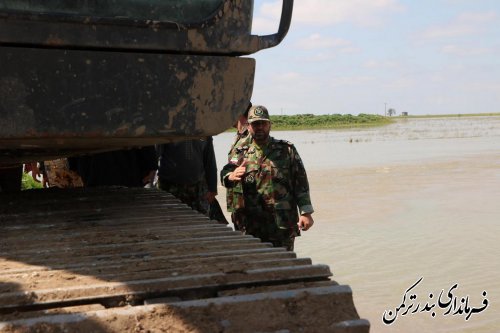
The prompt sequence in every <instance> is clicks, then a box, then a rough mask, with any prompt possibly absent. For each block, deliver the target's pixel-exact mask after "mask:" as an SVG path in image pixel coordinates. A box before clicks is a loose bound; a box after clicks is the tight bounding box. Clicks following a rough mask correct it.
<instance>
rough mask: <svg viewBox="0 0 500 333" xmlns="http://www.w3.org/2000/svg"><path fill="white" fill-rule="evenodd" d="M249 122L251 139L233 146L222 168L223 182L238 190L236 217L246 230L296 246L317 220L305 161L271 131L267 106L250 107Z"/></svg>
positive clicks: (280, 244) (276, 242)
mask: <svg viewBox="0 0 500 333" xmlns="http://www.w3.org/2000/svg"><path fill="white" fill-rule="evenodd" d="M248 124H249V127H248V129H249V132H250V137H251V139H249V140H248V142H247V143H245V145H242V146H239V147H235V148H234V155H232V156H230V159H229V160H230V161H229V163H228V164H226V165H225V166H224V168H223V169H222V171H221V181H222V183H223V185H224V186H225V187H226V188H232V189H233V192H234V193H236V194H238V201H236V202H234V208H235V211H234V216H235V222H236V224H237V225H238V229H239V230H241V231H242V232H243V233H245V234H250V235H253V236H255V237H259V238H260V239H261V240H262V241H264V242H270V243H272V244H273V246H275V247H285V248H286V249H287V250H289V251H292V250H293V248H294V241H295V237H297V236H300V231H301V230H302V231H306V230H308V229H309V228H310V227H312V225H313V224H314V220H313V218H312V213H313V212H314V209H313V206H312V204H311V198H310V195H309V183H308V180H307V175H306V171H305V168H304V165H303V163H302V160H301V158H300V156H299V154H298V152H297V150H296V149H295V146H294V145H293V144H292V143H290V142H288V141H283V140H276V139H274V138H273V137H271V136H270V131H271V120H270V117H269V112H268V111H267V109H266V108H265V107H264V106H260V105H258V106H252V107H251V108H250V110H249V113H248Z"/></svg>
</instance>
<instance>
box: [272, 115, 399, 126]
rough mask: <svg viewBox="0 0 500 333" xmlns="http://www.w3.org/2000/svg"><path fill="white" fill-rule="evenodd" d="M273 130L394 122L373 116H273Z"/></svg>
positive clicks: (373, 124)
mask: <svg viewBox="0 0 500 333" xmlns="http://www.w3.org/2000/svg"><path fill="white" fill-rule="evenodd" d="M271 121H272V124H273V129H307V128H345V127H361V126H380V125H386V124H389V123H391V122H392V120H391V119H389V118H387V117H384V116H380V115H373V114H365V113H360V114H359V115H357V116H353V115H351V114H330V115H314V114H298V115H291V116H284V115H274V116H273V115H272V116H271Z"/></svg>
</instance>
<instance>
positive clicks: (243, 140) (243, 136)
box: [226, 130, 252, 213]
mask: <svg viewBox="0 0 500 333" xmlns="http://www.w3.org/2000/svg"><path fill="white" fill-rule="evenodd" d="M251 139H252V137H251V136H250V135H249V133H248V130H245V131H244V132H243V133H236V136H235V137H234V141H233V144H232V145H231V149H230V150H229V153H228V154H227V161H228V163H231V158H232V157H233V156H237V155H238V149H239V148H241V147H243V146H246V145H248V144H249V143H250V142H251ZM237 201H238V194H236V195H235V194H234V193H233V188H232V187H229V188H227V189H226V205H227V211H228V212H231V213H233V212H234V211H235V210H236V204H235V202H237Z"/></svg>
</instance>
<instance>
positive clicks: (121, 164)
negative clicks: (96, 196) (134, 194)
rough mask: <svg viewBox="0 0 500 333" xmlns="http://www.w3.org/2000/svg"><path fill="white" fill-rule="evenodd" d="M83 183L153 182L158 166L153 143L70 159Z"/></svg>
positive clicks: (127, 183) (132, 184) (72, 167)
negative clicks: (146, 145) (141, 146)
mask: <svg viewBox="0 0 500 333" xmlns="http://www.w3.org/2000/svg"><path fill="white" fill-rule="evenodd" d="M68 161H69V165H70V170H74V171H76V172H77V173H78V174H79V175H80V177H81V178H82V180H83V184H84V186H87V187H95V186H113V185H115V186H126V187H143V186H144V185H146V184H149V183H152V181H153V179H154V176H155V172H156V170H157V169H158V159H157V157H156V151H155V148H154V146H148V147H143V148H133V149H123V150H117V151H110V152H105V153H98V154H92V155H87V156H79V157H72V158H69V159H68Z"/></svg>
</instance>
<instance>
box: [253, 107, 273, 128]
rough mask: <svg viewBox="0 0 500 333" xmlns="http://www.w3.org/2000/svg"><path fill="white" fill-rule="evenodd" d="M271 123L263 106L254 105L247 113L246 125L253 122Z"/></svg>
mask: <svg viewBox="0 0 500 333" xmlns="http://www.w3.org/2000/svg"><path fill="white" fill-rule="evenodd" d="M259 120H263V121H271V120H270V119H269V112H268V111H267V109H266V107H265V106H262V105H255V106H252V107H251V108H250V111H248V123H249V124H251V123H253V122H254V121H259Z"/></svg>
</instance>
